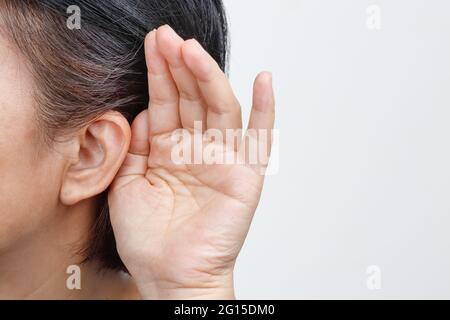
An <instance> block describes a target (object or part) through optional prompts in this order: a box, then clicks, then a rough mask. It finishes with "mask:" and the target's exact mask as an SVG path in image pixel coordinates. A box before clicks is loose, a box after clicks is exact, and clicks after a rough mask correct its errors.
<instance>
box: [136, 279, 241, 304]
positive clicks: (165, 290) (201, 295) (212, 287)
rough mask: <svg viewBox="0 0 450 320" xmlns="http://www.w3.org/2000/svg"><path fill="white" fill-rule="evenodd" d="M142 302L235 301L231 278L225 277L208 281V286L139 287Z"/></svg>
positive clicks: (154, 285)
mask: <svg viewBox="0 0 450 320" xmlns="http://www.w3.org/2000/svg"><path fill="white" fill-rule="evenodd" d="M138 287H139V291H140V293H141V296H142V298H143V299H144V300H235V299H236V297H235V292H234V285H233V278H232V276H231V277H227V278H226V279H224V280H223V281H214V282H210V281H208V284H207V285H205V284H198V285H189V286H182V285H177V286H175V285H171V284H161V283H159V284H155V283H152V284H148V285H143V286H139V285H138Z"/></svg>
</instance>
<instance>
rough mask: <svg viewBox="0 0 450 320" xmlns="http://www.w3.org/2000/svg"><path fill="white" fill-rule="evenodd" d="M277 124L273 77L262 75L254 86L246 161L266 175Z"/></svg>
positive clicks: (246, 137) (267, 73)
mask: <svg viewBox="0 0 450 320" xmlns="http://www.w3.org/2000/svg"><path fill="white" fill-rule="evenodd" d="M274 122H275V97H274V92H273V86H272V75H271V74H270V73H269V72H262V73H260V74H259V75H258V76H257V77H256V80H255V83H254V86H253V107H252V111H251V114H250V120H249V125H248V129H247V132H246V134H245V137H244V139H245V143H244V144H243V145H244V146H245V149H244V150H241V151H243V152H245V159H246V160H247V161H246V162H247V163H248V164H250V165H251V166H252V167H254V168H256V169H258V170H259V172H260V173H262V174H263V173H264V171H265V168H266V167H267V165H268V163H269V157H270V151H271V148H272V140H273V126H274Z"/></svg>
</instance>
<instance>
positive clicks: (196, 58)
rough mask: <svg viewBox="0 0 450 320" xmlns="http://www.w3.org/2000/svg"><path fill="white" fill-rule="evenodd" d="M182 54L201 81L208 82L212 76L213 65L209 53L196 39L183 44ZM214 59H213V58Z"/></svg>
mask: <svg viewBox="0 0 450 320" xmlns="http://www.w3.org/2000/svg"><path fill="white" fill-rule="evenodd" d="M181 52H182V55H183V59H184V61H185V62H186V65H187V66H188V67H189V69H191V71H192V73H194V75H195V76H196V77H197V78H198V79H199V80H201V81H208V80H209V75H210V74H211V67H212V65H211V63H210V59H209V56H208V53H207V52H206V51H205V49H203V47H202V45H201V44H200V43H199V42H198V41H197V40H196V39H189V40H186V41H185V42H184V43H183V46H182V47H181ZM211 59H212V58H211Z"/></svg>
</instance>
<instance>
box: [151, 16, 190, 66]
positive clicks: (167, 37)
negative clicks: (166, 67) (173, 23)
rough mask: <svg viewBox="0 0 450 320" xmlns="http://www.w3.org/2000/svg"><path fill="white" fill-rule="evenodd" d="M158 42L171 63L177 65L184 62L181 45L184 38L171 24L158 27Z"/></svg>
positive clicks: (162, 52) (161, 50)
mask: <svg viewBox="0 0 450 320" xmlns="http://www.w3.org/2000/svg"><path fill="white" fill-rule="evenodd" d="M156 42H157V44H158V47H159V50H160V52H161V54H162V55H163V56H164V57H165V58H166V59H167V61H168V62H169V64H171V65H173V66H175V67H176V66H179V65H181V64H182V57H181V46H182V44H183V42H184V40H183V39H182V38H181V37H180V36H179V35H178V34H177V33H176V32H175V31H174V30H173V29H172V28H171V27H170V26H169V25H164V26H161V27H159V28H158V30H157V32H156Z"/></svg>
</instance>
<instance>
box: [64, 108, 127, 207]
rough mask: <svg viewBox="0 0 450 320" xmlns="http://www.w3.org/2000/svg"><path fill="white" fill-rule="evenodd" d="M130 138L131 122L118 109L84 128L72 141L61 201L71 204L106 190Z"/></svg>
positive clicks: (118, 167)
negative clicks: (70, 159)
mask: <svg viewBox="0 0 450 320" xmlns="http://www.w3.org/2000/svg"><path fill="white" fill-rule="evenodd" d="M130 138H131V129H130V125H129V124H128V121H127V120H126V119H125V117H124V116H123V115H122V114H120V113H118V112H114V111H111V112H108V113H106V114H104V115H103V116H101V117H100V118H98V119H97V120H95V121H94V122H92V123H91V124H89V125H88V126H87V127H85V128H83V129H82V130H81V132H80V133H79V135H78V136H77V137H76V138H75V139H76V141H74V143H73V144H72V146H73V148H72V151H71V153H72V155H73V158H72V157H71V158H72V159H73V161H71V162H70V163H69V164H68V167H67V169H66V171H65V173H64V176H63V181H62V184H61V192H60V200H61V202H62V203H63V204H64V205H67V206H71V205H74V204H77V203H78V202H80V201H83V200H86V199H89V198H92V197H95V196H96V195H99V194H100V193H102V192H103V191H105V190H106V189H107V188H108V187H109V185H110V184H111V182H112V181H113V180H114V177H115V176H116V174H117V172H118V171H119V169H120V167H121V165H122V163H123V161H124V159H125V157H126V155H127V153H128V148H129V145H130Z"/></svg>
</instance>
